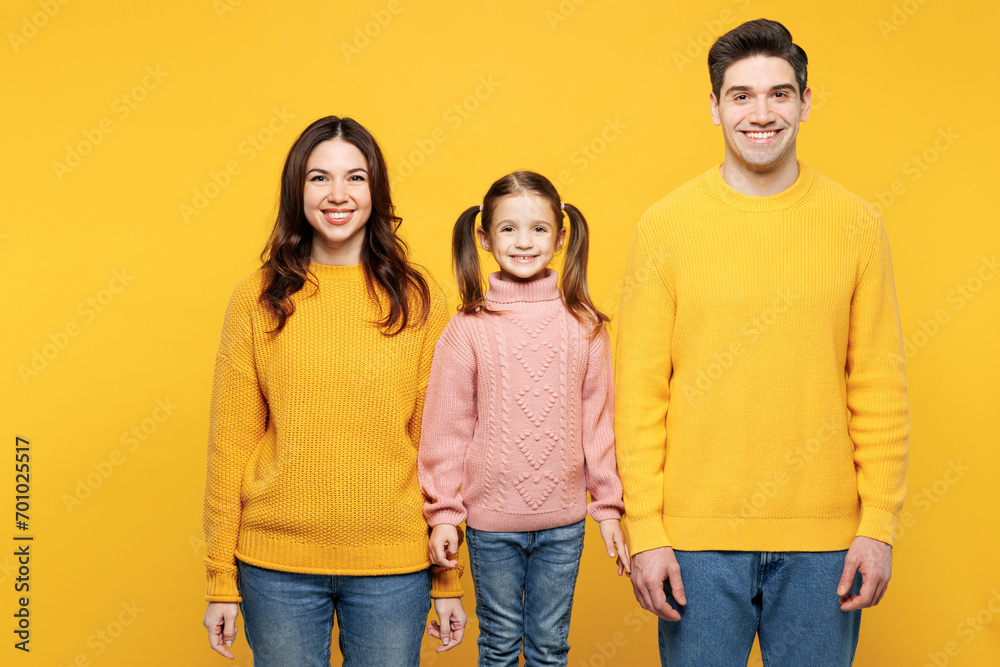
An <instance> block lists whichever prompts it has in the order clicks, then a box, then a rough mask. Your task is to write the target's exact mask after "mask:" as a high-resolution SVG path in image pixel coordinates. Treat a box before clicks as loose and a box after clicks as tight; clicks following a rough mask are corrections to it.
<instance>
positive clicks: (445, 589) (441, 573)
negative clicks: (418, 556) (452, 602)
mask: <svg viewBox="0 0 1000 667" xmlns="http://www.w3.org/2000/svg"><path fill="white" fill-rule="evenodd" d="M463 569H464V567H463V565H462V563H461V561H459V563H458V566H457V567H455V568H454V569H453V570H449V569H446V568H443V567H438V566H437V565H431V597H432V598H460V597H462V596H463V595H465V592H464V591H463V590H462V583H461V581H460V577H461V576H462V570H463Z"/></svg>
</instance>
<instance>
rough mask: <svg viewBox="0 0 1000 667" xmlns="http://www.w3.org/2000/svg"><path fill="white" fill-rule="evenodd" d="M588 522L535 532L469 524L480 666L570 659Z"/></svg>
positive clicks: (534, 665)
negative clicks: (478, 527)
mask: <svg viewBox="0 0 1000 667" xmlns="http://www.w3.org/2000/svg"><path fill="white" fill-rule="evenodd" d="M583 533H584V522H583V521H579V522H577V523H574V524H572V525H569V526H561V527H559V528H550V529H548V530H537V531H531V532H524V533H521V532H511V533H496V532H488V531H485V530H476V529H474V528H467V529H466V533H465V535H466V542H467V544H468V546H469V561H470V565H471V566H472V567H471V569H472V581H473V584H474V585H475V589H476V616H477V617H478V618H479V640H478V643H479V665H480V667H486V666H487V665H488V666H489V667H507V666H508V665H510V666H516V665H517V664H518V662H517V661H518V655H520V653H521V648H522V638H523V646H524V659H525V667H542V666H543V665H544V666H549V665H566V663H567V659H568V654H569V642H568V641H567V636H568V635H569V619H570V612H571V611H572V608H573V589H574V588H575V586H576V576H577V573H578V572H579V569H580V556H581V554H582V553H583Z"/></svg>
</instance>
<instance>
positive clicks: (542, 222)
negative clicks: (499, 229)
mask: <svg viewBox="0 0 1000 667" xmlns="http://www.w3.org/2000/svg"><path fill="white" fill-rule="evenodd" d="M493 224H495V225H514V224H516V221H514V220H510V219H507V220H500V221H498V222H495V223H493ZM528 224H530V225H532V226H535V225H547V226H551V225H552V223H551V222H550V221H548V220H534V221H529V223H528Z"/></svg>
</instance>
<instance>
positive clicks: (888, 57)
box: [0, 0, 1000, 667]
mask: <svg viewBox="0 0 1000 667" xmlns="http://www.w3.org/2000/svg"><path fill="white" fill-rule="evenodd" d="M63 3H65V4H63ZM46 11H47V12H48V13H46ZM50 14H51V16H50ZM760 16H766V17H769V18H774V19H778V20H780V21H782V22H784V23H785V24H786V25H787V26H788V27H789V28H790V30H791V31H792V34H793V36H794V38H795V40H796V42H797V43H799V44H801V45H803V46H804V48H805V49H806V51H807V52H808V54H809V58H810V71H809V79H810V84H811V85H812V87H813V90H814V96H813V100H814V104H813V113H812V116H811V118H810V119H809V121H808V122H807V123H806V124H805V125H804V126H803V128H802V131H801V134H800V141H799V157H800V158H801V159H802V160H803V161H804V162H807V163H808V164H810V165H811V166H812V167H814V168H815V169H816V170H817V171H819V172H820V173H823V174H825V175H827V176H830V177H831V178H833V179H835V180H837V181H839V182H840V183H842V184H843V185H845V186H846V187H848V188H849V189H850V190H852V191H854V192H856V193H858V194H859V195H861V196H862V197H865V198H867V199H869V200H870V201H873V202H876V203H879V205H880V206H881V207H882V210H883V212H884V221H885V225H886V227H887V229H888V232H889V237H890V240H891V243H892V251H893V259H894V267H895V277H896V285H897V290H898V294H899V311H900V316H901V321H902V329H903V334H904V336H905V337H906V339H907V341H908V344H909V346H910V347H909V348H908V349H909V354H908V362H907V366H908V368H907V371H908V377H909V387H910V407H911V411H912V412H911V415H912V416H911V425H912V440H911V458H910V496H909V499H908V500H907V505H906V512H907V513H908V516H909V518H908V520H907V521H906V523H907V524H908V527H906V528H905V530H904V532H903V534H902V535H901V536H900V538H899V541H898V543H897V548H896V550H895V551H896V553H895V561H894V565H895V569H894V576H893V580H892V585H891V586H890V589H889V593H888V595H887V597H886V599H885V601H884V602H883V603H882V605H880V606H879V607H878V608H876V609H874V610H870V611H866V612H865V613H864V621H863V624H862V635H861V641H860V645H859V648H858V660H857V664H859V665H924V664H937V665H941V664H953V665H989V664H997V663H998V661H1000V615H998V614H997V613H996V611H1000V575H998V574H997V571H998V570H997V563H998V562H1000V548H998V547H1000V536H998V530H997V526H998V523H1000V522H998V520H997V513H996V505H997V489H998V488H1000V484H998V482H1000V479H998V475H997V463H998V457H1000V454H998V448H997V444H998V438H997V431H996V424H997V420H996V411H997V408H998V395H1000V392H998V386H997V377H998V374H1000V355H998V353H997V342H998V333H1000V327H998V324H1000V315H998V313H1000V279H998V278H996V276H995V275H994V274H995V273H996V269H991V268H990V264H989V260H993V258H995V257H996V253H997V252H998V250H1000V232H998V227H997V222H998V216H997V213H996V210H997V207H996V203H995V200H994V199H993V198H994V197H996V195H997V188H996V185H995V179H996V176H997V171H996V168H995V158H996V154H997V150H998V148H1000V145H998V144H1000V142H998V139H997V136H998V133H997V129H996V127H995V124H996V119H995V110H996V109H997V105H998V102H1000V96H998V92H997V88H996V76H995V67H996V62H997V60H996V57H995V53H996V52H995V44H996V34H995V31H996V26H997V25H998V21H1000V10H998V8H997V5H996V4H995V3H983V2H973V1H972V0H961V1H956V2H950V3H945V2H943V1H941V0H905V1H902V0H874V1H866V2H860V1H856V0H853V1H851V2H842V3H836V5H830V4H821V5H817V4H815V3H806V2H801V1H800V0H799V1H795V2H792V1H790V0H782V1H777V0H775V1H767V0H735V1H734V0H711V1H708V2H698V3H689V2H680V1H677V0H670V1H669V2H633V3H621V2H609V1H601V0H586V1H583V0H562V1H561V2H560V0H548V1H542V2H503V3H478V2H458V1H449V2H431V1H430V0H424V1H422V2H417V1H415V0H414V1H407V0H397V1H396V2H392V3H390V2H388V0H374V1H372V0H363V1H361V2H354V3H346V2H344V3H342V2H330V1H318V0H312V1H309V2H283V3H278V2H274V1H265V0H245V1H240V0H217V1H215V2H213V0H199V1H197V2H194V1H189V2H180V3H170V2H162V3H137V2H124V1H119V0H99V1H91V2H85V1H84V0H71V1H68V2H67V0H63V1H62V3H60V2H59V0H5V2H4V3H3V9H2V10H0V32H2V34H3V36H4V39H3V44H0V91H2V95H3V104H2V107H0V108H2V111H0V113H2V114H3V116H2V118H3V123H2V131H3V160H2V166H0V189H2V193H3V197H2V198H0V267H2V269H0V270H2V284H3V285H4V286H5V288H6V289H5V290H4V296H5V299H6V301H5V304H4V309H3V311H4V327H3V346H2V349H3V364H2V370H3V379H2V383H0V386H2V388H3V395H2V413H0V416H2V423H0V433H2V437H3V438H4V440H5V444H4V446H3V449H2V452H3V454H2V457H3V458H4V462H3V463H2V465H0V470H3V471H5V472H3V474H2V475H0V505H2V507H3V511H2V512H0V516H3V517H5V519H4V521H3V522H0V541H2V543H3V546H2V548H0V618H2V619H3V620H2V621H0V638H3V644H2V646H0V662H2V663H3V664H5V665H29V664H30V665H69V664H73V663H74V661H76V664H81V665H84V664H93V665H101V666H111V665H168V664H169V665H221V664H224V662H223V660H222V658H220V657H218V656H217V655H215V654H214V653H212V652H210V650H209V648H208V646H207V641H206V634H205V631H204V629H203V628H202V627H201V617H202V614H203V613H204V607H205V603H204V602H203V601H202V597H201V596H202V594H203V588H204V572H203V568H202V563H201V556H202V555H203V553H204V547H203V544H202V543H201V524H200V512H201V494H202V485H203V481H204V462H205V444H206V432H207V417H208V393H209V387H210V375H211V370H212V364H213V356H214V351H215V347H216V345H217V343H218V336H219V331H220V325H221V323H222V315H223V311H224V308H225V305H226V303H227V300H228V298H229V294H230V292H231V290H232V288H233V286H234V285H235V284H236V282H237V280H238V279H239V278H240V277H241V276H243V275H245V274H246V273H248V272H250V271H251V270H253V269H254V268H255V266H256V265H257V261H258V260H257V259H256V258H257V255H258V253H259V252H260V250H261V247H262V244H263V241H264V238H265V234H266V232H267V231H268V230H269V228H270V225H271V220H272V217H273V215H274V211H275V204H276V198H277V187H278V178H279V173H280V168H281V164H282V160H283V158H284V155H285V152H286V151H287V150H288V147H289V146H290V145H291V143H292V141H293V140H294V138H295V137H296V136H297V134H298V132H299V131H300V130H301V129H302V128H304V127H305V126H306V125H307V124H308V123H309V122H311V121H312V120H314V119H316V118H318V117H321V116H325V115H328V114H338V115H350V116H353V117H355V118H357V119H359V120H360V121H361V122H362V123H364V124H365V125H366V126H367V127H369V128H370V129H371V130H372V131H373V132H374V134H375V135H376V137H377V138H378V140H379V141H380V142H381V145H382V146H383V149H384V150H385V152H386V155H387V157H388V159H389V161H390V165H391V167H392V169H393V172H394V177H395V180H394V195H395V202H396V204H397V208H398V210H399V211H400V213H401V214H402V216H403V217H404V224H403V228H402V229H403V232H404V234H405V237H406V239H407V240H408V241H409V243H410V244H411V247H412V250H413V255H414V258H415V259H416V260H417V261H418V262H421V263H423V264H424V265H426V266H427V267H428V268H429V269H430V270H431V271H432V272H433V274H434V275H435V276H436V277H437V278H438V280H439V281H440V282H441V283H442V284H443V285H445V286H446V287H447V289H448V290H449V294H450V295H451V298H452V300H453V301H454V288H453V287H451V281H450V276H449V262H450V258H449V239H450V231H451V225H452V224H453V222H454V220H455V218H456V217H457V215H458V214H459V213H460V212H461V211H462V210H463V209H464V208H465V207H467V206H470V205H474V204H476V203H478V202H479V201H481V198H482V196H483V194H484V192H485V190H486V188H487V187H488V186H489V184H490V183H491V182H492V181H493V180H494V179H495V178H497V177H499V176H501V175H503V174H505V173H507V172H509V171H511V170H514V169H517V168H530V169H534V170H537V171H539V172H541V173H543V174H546V175H548V176H549V177H550V178H552V179H553V180H556V181H558V182H560V183H561V186H560V190H561V194H562V196H563V199H565V200H566V201H569V202H573V203H574V204H576V205H577V206H579V207H580V208H581V209H582V210H583V211H584V213H585V214H586V215H587V217H588V219H589V220H590V221H591V224H592V233H593V244H594V246H593V248H592V264H591V271H590V285H591V290H592V292H593V294H594V296H595V299H596V301H597V303H598V304H599V305H600V306H601V307H603V308H606V309H608V310H609V311H610V312H611V314H614V313H615V312H616V311H617V305H616V304H617V301H618V295H619V291H620V285H619V284H618V281H619V280H621V277H622V274H623V267H624V261H625V254H626V249H627V244H628V241H629V238H630V236H631V232H632V229H633V226H634V224H635V223H636V221H637V220H638V218H639V216H640V215H641V213H642V212H643V211H644V210H645V209H646V208H647V207H648V206H649V205H650V204H652V203H653V202H654V201H656V200H657V199H659V198H660V197H662V196H663V195H665V194H667V193H668V192H669V191H671V190H672V189H674V188H675V187H677V186H678V185H680V184H681V183H683V182H685V181H686V180H688V179H690V178H692V177H693V176H695V175H697V174H699V173H701V172H702V171H704V170H705V169H707V168H708V167H709V166H710V165H712V164H713V163H716V162H718V161H719V160H721V158H722V137H721V133H720V131H719V130H718V129H717V128H715V127H714V126H713V125H712V124H711V122H710V120H709V114H708V92H709V82H708V75H707V72H706V67H705V64H704V61H705V55H706V46H705V45H707V44H710V42H711V41H712V39H714V37H715V36H716V35H717V34H720V33H721V32H724V31H725V30H727V29H729V28H731V27H734V26H735V25H736V24H738V23H740V22H742V21H744V20H749V19H753V18H757V17H760ZM39 26H40V27H39ZM365 31H367V32H368V33H369V34H368V35H367V36H366V35H365V34H364V33H365ZM12 35H13V36H14V37H12ZM344 45H349V47H350V48H348V49H345V48H344ZM351 49H354V50H353V51H352V50H351ZM686 59H690V62H688V60H686ZM150 72H153V73H156V76H153V75H152V74H150ZM484 82H486V83H484ZM123 96H124V98H123ZM456 105H458V109H456V108H455V107H456ZM290 117H291V118H290ZM282 119H284V120H282ZM102 128H103V129H102ZM107 130H110V131H107ZM250 137H254V138H255V141H257V143H258V146H259V149H258V148H255V147H253V145H252V144H251V143H250V139H249V138H250ZM583 147H589V149H588V151H589V154H588V153H585V152H584V151H583V150H582V149H583ZM70 151H76V152H77V153H78V155H79V154H81V153H87V154H86V155H79V160H76V159H73V158H72V156H68V155H67V154H68V153H69V152H70ZM914 156H917V157H918V158H919V156H923V157H922V158H920V159H921V160H922V161H923V162H922V164H923V166H924V167H925V168H922V167H921V166H919V165H918V164H917V163H916V162H915V161H914ZM68 160H70V161H72V162H74V163H76V165H77V166H75V167H69V165H70V162H68ZM57 162H58V163H63V164H64V165H66V166H67V167H68V171H67V169H62V168H59V167H58V166H56V165H54V163H57ZM230 163H233V164H235V168H234V169H233V171H238V173H236V174H235V175H232V174H230V175H229V177H228V179H227V178H226V177H224V176H222V175H221V173H222V172H223V171H225V170H226V169H227V165H229V166H230V167H232V166H233V164H230ZM213 174H214V179H215V180H214V181H213ZM213 182H214V183H216V184H217V185H216V187H214V188H213V187H212V184H213ZM894 189H895V192H894V191H893V190H894ZM196 193H200V195H198V194H196ZM199 196H204V197H205V199H204V200H201V199H198V197H199ZM195 204H198V205H202V206H201V209H202V210H199V209H197V208H195V209H194V210H197V211H198V212H197V214H191V213H190V211H187V213H188V215H186V216H185V214H184V209H182V205H187V206H191V207H195ZM185 217H187V218H188V219H187V220H186V219H185ZM993 261H995V260H993ZM116 271H117V272H119V274H120V275H123V276H124V278H119V279H118V282H115V273H114V272H116ZM977 273H978V275H977ZM959 285H962V286H964V287H963V289H965V290H966V293H967V294H968V298H966V297H965V296H962V295H961V292H960V291H958V286H959ZM88 299H90V300H93V302H94V303H96V304H97V306H99V307H100V310H98V309H97V307H95V306H94V305H91V304H88ZM935 323H936V324H935ZM67 327H69V331H71V332H74V333H75V335H70V334H69V333H67ZM74 327H76V328H74ZM46 346H49V347H46ZM36 352H37V353H38V354H39V355H42V356H41V357H40V358H38V359H35V364H36V367H41V370H39V371H37V375H31V374H25V373H24V368H30V367H31V364H32V359H33V355H35V353H36ZM46 353H47V355H48V357H50V358H45V354H46ZM43 362H44V364H43ZM158 400H159V401H161V402H162V403H163V404H165V405H168V406H175V407H171V408H170V409H169V414H167V412H168V411H164V410H162V409H161V410H160V411H157V410H156V408H157V401H158ZM157 418H159V421H157ZM133 428H135V429H138V431H139V432H140V433H142V435H143V437H144V440H138V439H136V440H132V439H131V436H127V437H126V440H125V441H124V442H123V440H122V438H123V435H125V434H128V433H129V432H130V431H131V430H132V429H133ZM16 436H22V437H25V438H27V439H29V440H30V442H31V445H30V446H31V451H32V477H31V485H32V491H31V511H30V516H31V524H30V531H29V533H30V534H33V535H34V536H35V541H34V542H33V543H32V546H31V553H32V561H31V592H30V614H31V616H30V618H31V630H32V635H31V643H30V646H31V652H30V654H24V653H22V652H21V651H17V650H15V649H14V648H13V643H14V641H15V637H14V635H13V633H12V630H13V628H14V623H15V619H14V618H13V614H14V612H15V610H16V598H17V597H18V594H16V593H15V592H14V589H13V586H14V583H15V579H16V576H17V573H16V562H15V558H14V556H13V551H14V548H15V547H14V545H15V542H14V541H13V536H14V535H15V534H18V533H19V531H17V530H16V529H15V527H14V517H13V513H14V509H13V505H14V500H13V497H14V479H13V477H14V475H13V465H11V464H12V460H11V459H12V458H13V449H14V441H15V437H16ZM115 452H117V454H116V453H115ZM109 466H110V467H109ZM102 470H103V471H104V473H106V474H105V475H102V473H101V471H102ZM949 470H950V471H951V472H949ZM956 471H960V472H956ZM88 475H89V480H90V482H93V484H92V485H91V484H90V483H88V481H87V480H88ZM81 484H82V485H83V486H82V487H81ZM92 487H93V488H92ZM88 492H89V493H88ZM84 496H85V497H84ZM67 498H75V500H77V501H79V502H72V503H70V504H69V505H67ZM588 531H589V535H588V546H587V549H586V550H585V555H584V560H583V565H582V569H581V574H580V581H579V584H578V588H577V593H576V600H575V607H574V616H573V624H572V630H571V633H570V641H571V644H572V646H573V649H572V652H571V653H570V656H571V657H570V664H571V665H573V666H574V667H578V666H580V665H587V666H591V667H599V666H600V665H605V664H606V665H613V664H618V665H646V664H658V663H657V662H656V657H655V656H656V624H655V623H654V622H653V619H652V617H651V616H649V615H648V614H645V613H644V612H642V611H641V610H639V608H638V607H637V605H636V603H635V601H634V599H633V597H632V591H631V587H630V586H629V585H628V583H627V582H626V581H625V580H623V579H622V580H619V579H617V578H616V577H615V576H614V573H613V568H612V565H611V563H610V562H609V561H608V559H607V557H606V556H605V555H604V554H603V553H602V550H601V548H600V547H599V544H598V543H599V535H598V533H597V531H596V530H595V526H594V525H593V524H592V523H591V525H590V526H589V527H588ZM465 585H466V589H467V591H468V592H469V595H468V596H467V597H466V601H467V609H468V611H469V612H470V615H471V613H472V611H473V601H474V598H473V597H472V594H471V591H472V589H471V582H470V581H469V580H468V578H466V580H465ZM831 594H832V592H831ZM991 598H992V599H993V600H994V601H993V611H991V610H990V607H989V603H990V600H991ZM123 605H124V606H123ZM977 613H978V614H979V621H978V623H981V624H983V625H981V626H979V627H981V629H980V630H975V629H974V627H975V626H973V625H969V624H968V621H966V620H965V619H966V617H969V616H971V617H976V615H977ZM124 621H127V622H128V624H127V625H118V624H119V623H122V622H124ZM963 623H965V624H966V625H962V624H963ZM240 625H242V623H240ZM101 633H103V635H104V637H106V638H107V639H108V640H110V642H109V641H105V639H103V638H102V634H101ZM474 640H475V623H474V621H473V622H472V623H470V634H469V636H468V638H467V639H466V641H465V644H464V645H462V646H460V647H459V648H458V649H457V650H455V651H453V652H452V653H451V654H446V655H445V656H442V657H435V655H434V654H433V653H432V652H430V651H431V647H432V644H431V643H430V642H428V643H426V644H425V648H426V649H427V651H428V652H427V654H426V656H425V658H426V659H425V661H424V664H427V665H430V664H437V665H441V666H447V665H470V664H473V662H474V656H475V641H474ZM236 650H237V660H236V664H238V665H241V666H245V665H248V664H250V657H249V651H248V650H247V648H246V644H245V641H244V640H243V638H242V633H241V635H240V638H239V640H238V642H237V649H236ZM949 651H950V653H951V654H950V655H949ZM335 653H336V651H335ZM751 661H752V662H758V661H759V658H758V657H756V656H755V657H753V658H752V659H751ZM335 664H339V659H338V660H335Z"/></svg>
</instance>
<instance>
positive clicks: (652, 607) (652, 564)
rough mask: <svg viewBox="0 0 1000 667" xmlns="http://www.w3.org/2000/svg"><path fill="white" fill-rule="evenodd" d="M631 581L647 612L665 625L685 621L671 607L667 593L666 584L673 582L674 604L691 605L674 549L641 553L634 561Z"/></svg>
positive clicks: (636, 596)
mask: <svg viewBox="0 0 1000 667" xmlns="http://www.w3.org/2000/svg"><path fill="white" fill-rule="evenodd" d="M631 579H632V590H633V592H634V593H635V599H636V600H638V601H639V604H640V605H642V608H643V609H645V610H646V611H648V612H652V613H654V614H656V615H657V616H659V617H660V618H662V619H663V620H665V621H679V620H681V615H680V613H678V611H677V610H676V609H674V608H673V607H671V606H670V605H669V604H668V603H667V594H666V593H664V592H663V582H664V581H666V580H668V579H669V580H670V592H671V593H672V594H673V596H674V600H676V601H677V603H678V604H681V605H685V604H687V598H686V597H685V596H684V582H682V581H681V567H680V565H678V564H677V558H676V557H675V556H674V550H673V549H671V548H670V547H660V548H659V549H650V550H649V551H643V552H641V553H637V554H636V555H635V556H633V557H632V575H631Z"/></svg>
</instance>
